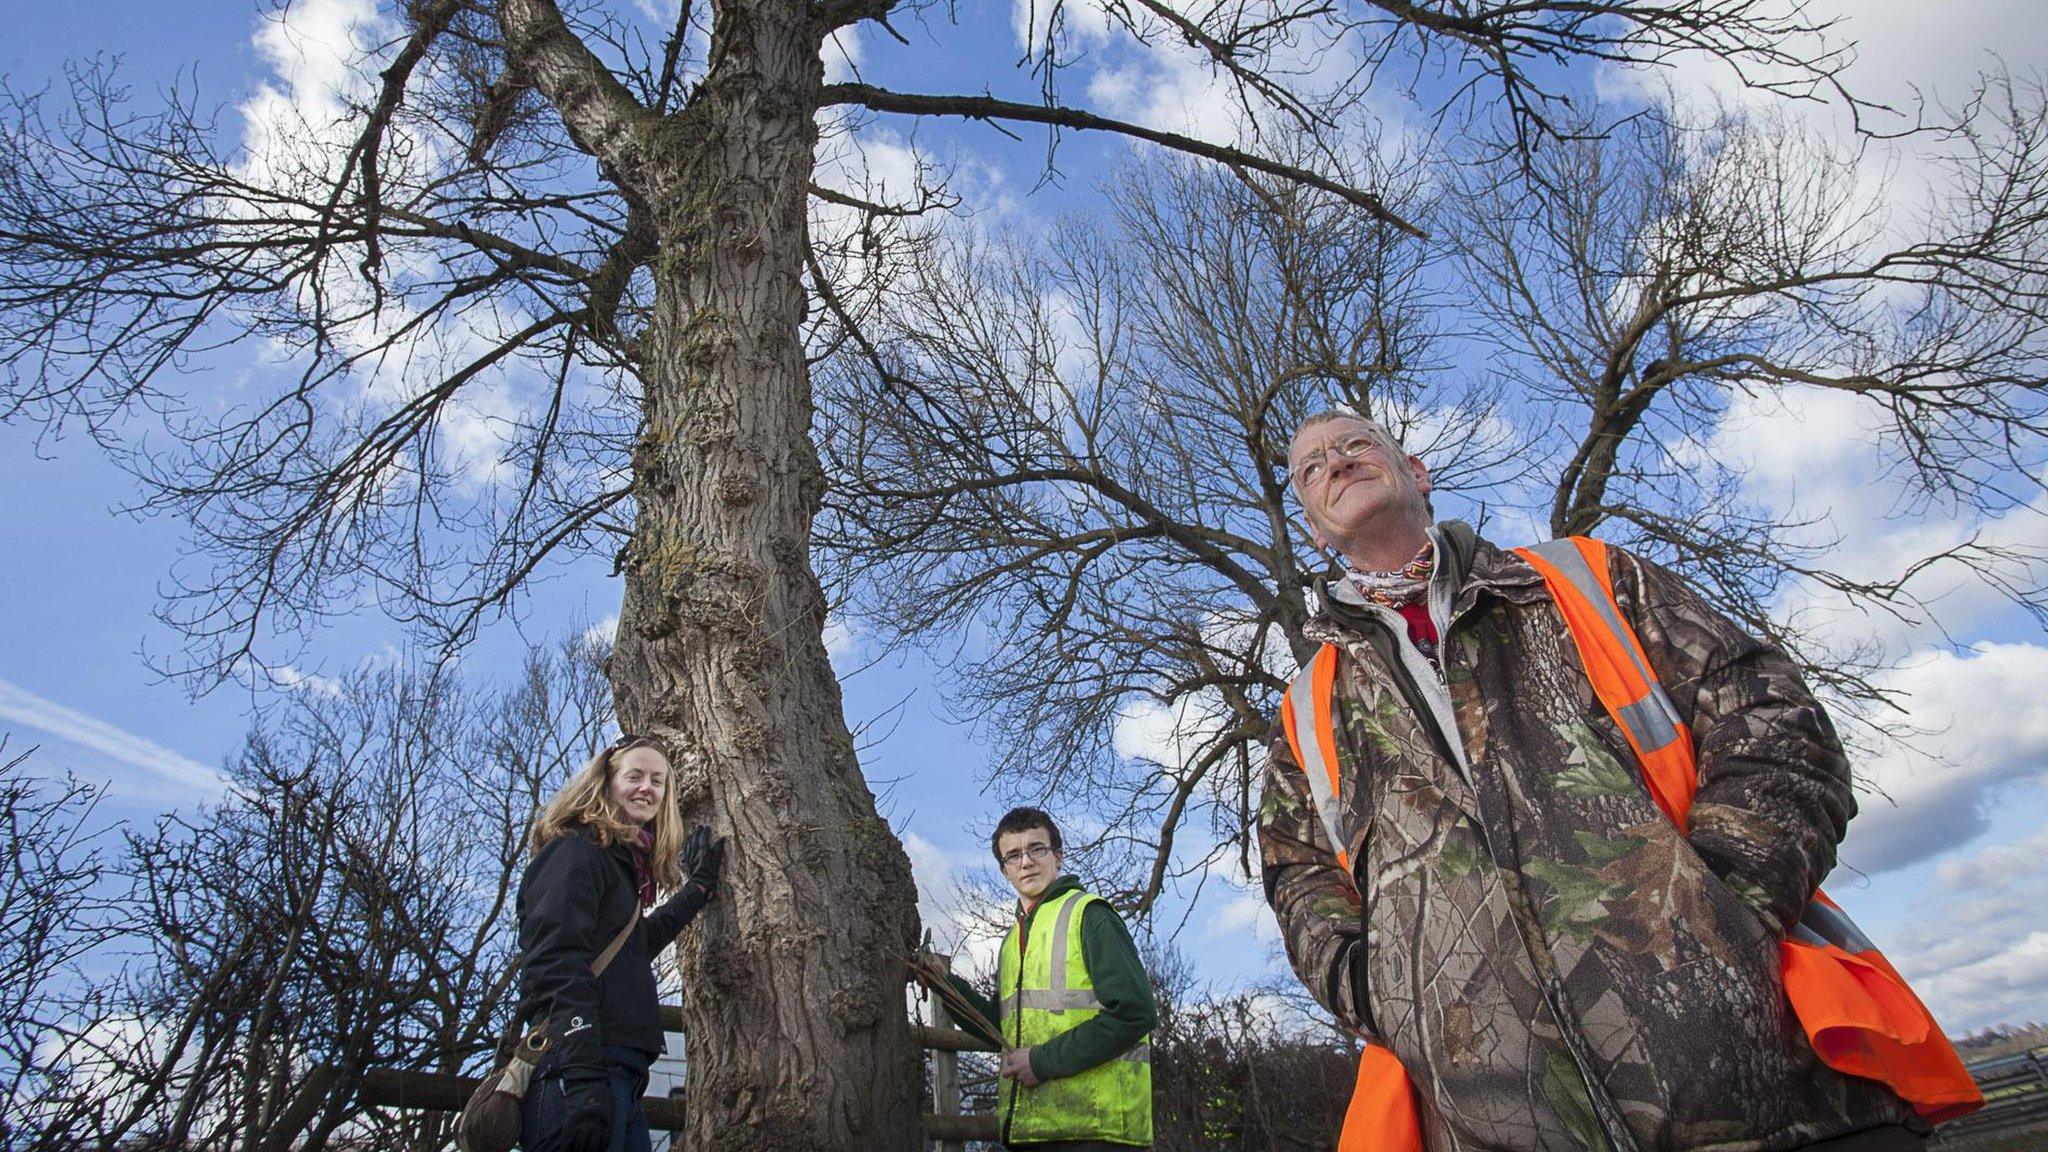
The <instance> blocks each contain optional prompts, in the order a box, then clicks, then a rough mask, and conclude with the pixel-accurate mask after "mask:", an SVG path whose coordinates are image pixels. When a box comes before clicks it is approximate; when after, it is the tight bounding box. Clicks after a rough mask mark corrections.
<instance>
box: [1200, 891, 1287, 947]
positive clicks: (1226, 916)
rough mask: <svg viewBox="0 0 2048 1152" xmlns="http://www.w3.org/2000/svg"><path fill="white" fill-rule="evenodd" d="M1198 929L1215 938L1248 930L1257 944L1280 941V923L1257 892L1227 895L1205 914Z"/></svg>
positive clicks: (1243, 933)
mask: <svg viewBox="0 0 2048 1152" xmlns="http://www.w3.org/2000/svg"><path fill="white" fill-rule="evenodd" d="M1202 930H1203V932H1204V933H1206V934H1207V935H1209V936H1218V937H1228V936H1242V935H1245V934H1246V933H1249V934H1250V935H1251V937H1252V939H1254V940H1256V941H1258V942H1259V943H1261V944H1277V943H1279V941H1280V922H1279V921H1278V920H1276V919H1274V917H1273V907H1272V905H1270V904H1268V903H1266V898H1265V896H1264V895H1263V894H1261V893H1259V892H1239V893H1237V894H1235V895H1233V896H1231V897H1230V898H1229V899H1228V900H1226V901H1224V903H1223V905H1222V907H1220V908H1218V909H1217V910H1216V912H1215V914H1213V915H1211V916H1210V917H1209V920H1208V922H1207V923H1206V924H1205V925H1203V929H1202Z"/></svg>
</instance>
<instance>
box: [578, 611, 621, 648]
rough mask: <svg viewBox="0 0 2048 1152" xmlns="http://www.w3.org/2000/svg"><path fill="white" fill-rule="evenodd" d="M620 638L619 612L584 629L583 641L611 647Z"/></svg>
mask: <svg viewBox="0 0 2048 1152" xmlns="http://www.w3.org/2000/svg"><path fill="white" fill-rule="evenodd" d="M618 638H619V614H618V613H617V612H614V613H612V614H611V615H609V616H607V617H605V618H604V619H602V620H599V621H598V622H597V623H595V624H592V625H591V626H590V627H588V628H585V629H584V630H583V642H584V643H586V644H595V645H601V646H603V647H606V648H609V647H611V646H612V645H613V644H614V643H616V642H617V641H618Z"/></svg>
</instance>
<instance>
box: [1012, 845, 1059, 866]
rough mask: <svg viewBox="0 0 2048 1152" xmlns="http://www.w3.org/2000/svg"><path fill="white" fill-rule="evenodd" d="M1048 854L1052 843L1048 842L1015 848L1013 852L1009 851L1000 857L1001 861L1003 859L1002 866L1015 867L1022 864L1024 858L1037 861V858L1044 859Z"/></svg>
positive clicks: (1050, 853)
mask: <svg viewBox="0 0 2048 1152" xmlns="http://www.w3.org/2000/svg"><path fill="white" fill-rule="evenodd" d="M1050 855H1052V845H1050V844H1033V845H1030V846H1029V847H1026V848H1019V849H1017V850H1016V851H1015V852H1011V853H1009V854H1007V855H1005V856H1003V857H1002V861H1003V867H1005V868H1016V867H1020V866H1022V865H1023V863H1024V862H1025V861H1026V860H1032V861H1037V860H1043V859H1045V858H1046V857H1047V856H1050Z"/></svg>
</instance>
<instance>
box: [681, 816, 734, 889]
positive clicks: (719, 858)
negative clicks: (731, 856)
mask: <svg viewBox="0 0 2048 1152" xmlns="http://www.w3.org/2000/svg"><path fill="white" fill-rule="evenodd" d="M682 865H683V872H684V873H685V876H684V880H683V882H684V883H686V884H696V885H698V886H699V888H701V889H702V891H703V893H704V899H706V900H709V899H711V898H712V897H713V896H715V895H717V894H718V872H719V869H721V868H723V867H724V866H725V837H723V836H720V837H719V838H718V839H717V840H716V841H713V840H712V839H711V829H710V828H708V827H706V826H704V825H702V824H699V825H697V826H696V827H695V828H692V829H690V834H689V835H688V836H687V837H684V839H683V854H682Z"/></svg>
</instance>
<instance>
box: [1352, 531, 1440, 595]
mask: <svg viewBox="0 0 2048 1152" xmlns="http://www.w3.org/2000/svg"><path fill="white" fill-rule="evenodd" d="M1435 570H1436V541H1434V540H1424V541H1423V542H1422V551H1420V552H1417V553H1416V554H1415V558H1414V559H1413V560H1410V561H1408V562H1407V563H1406V564H1403V565H1401V566H1400V567H1399V568H1396V569H1394V570H1393V571H1391V572H1367V571H1363V570H1361V569H1358V568H1353V569H1351V570H1349V571H1347V572H1346V573H1345V575H1346V576H1347V577H1349V578H1350V580H1351V586H1352V587H1353V588H1356V589H1358V592H1359V595H1361V596H1364V597H1365V598H1366V599H1368V600H1370V601H1372V602H1373V603H1375V604H1379V605H1381V606H1383V607H1387V608H1394V609H1399V608H1401V607H1402V606H1404V605H1408V604H1417V603H1421V602H1423V601H1426V600H1427V599H1428V598H1429V576H1430V573H1431V572H1433V571H1435Z"/></svg>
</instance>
